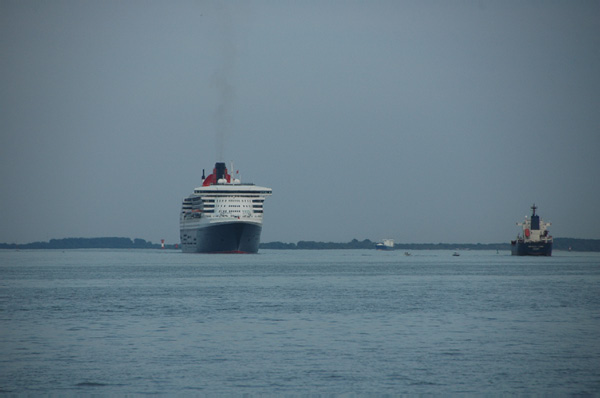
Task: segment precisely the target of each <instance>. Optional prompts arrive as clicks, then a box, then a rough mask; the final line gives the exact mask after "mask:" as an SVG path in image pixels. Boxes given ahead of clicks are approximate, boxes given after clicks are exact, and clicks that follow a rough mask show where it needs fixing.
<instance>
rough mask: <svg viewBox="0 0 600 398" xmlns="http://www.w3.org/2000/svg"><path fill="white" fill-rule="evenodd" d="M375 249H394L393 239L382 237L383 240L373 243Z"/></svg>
mask: <svg viewBox="0 0 600 398" xmlns="http://www.w3.org/2000/svg"><path fill="white" fill-rule="evenodd" d="M375 249H377V250H394V240H393V239H384V240H383V241H381V242H379V243H377V244H376V245H375Z"/></svg>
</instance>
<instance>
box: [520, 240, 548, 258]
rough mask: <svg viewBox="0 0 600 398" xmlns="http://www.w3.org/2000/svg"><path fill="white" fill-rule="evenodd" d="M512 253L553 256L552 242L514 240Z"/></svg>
mask: <svg viewBox="0 0 600 398" xmlns="http://www.w3.org/2000/svg"><path fill="white" fill-rule="evenodd" d="M510 248H511V254H512V255H513V256H551V255H552V242H523V241H512V242H511V245H510Z"/></svg>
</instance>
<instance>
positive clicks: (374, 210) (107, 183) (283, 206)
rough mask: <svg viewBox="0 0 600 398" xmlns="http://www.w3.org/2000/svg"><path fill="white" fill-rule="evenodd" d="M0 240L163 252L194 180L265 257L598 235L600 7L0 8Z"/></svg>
mask: <svg viewBox="0 0 600 398" xmlns="http://www.w3.org/2000/svg"><path fill="white" fill-rule="evenodd" d="M0 52H1V54H2V57H1V59H0V84H1V90H0V128H1V131H0V183H1V190H0V242H17V243H26V242H31V241H39V240H42V241H44V240H49V239H51V238H64V237H80V236H81V237H98V236H126V237H131V238H136V237H137V238H143V239H146V240H151V241H153V242H158V241H159V240H160V239H161V238H164V239H166V241H167V242H171V243H175V242H178V241H179V211H180V206H181V200H182V198H183V197H184V196H186V195H188V194H189V193H191V192H192V190H193V188H194V187H196V186H199V185H200V182H201V181H200V177H201V174H202V169H203V168H204V169H207V170H211V169H212V167H213V165H214V163H215V161H218V160H223V161H226V162H227V163H228V164H229V162H230V161H234V162H235V168H236V169H239V170H240V173H241V175H242V179H243V180H246V181H247V182H254V183H256V184H258V185H264V186H267V187H271V188H273V196H272V197H271V198H269V199H268V201H267V202H266V204H265V224H264V227H263V236H262V241H263V242H268V241H275V240H280V241H284V242H296V241H298V240H323V241H338V242H345V241H349V240H351V239H353V238H356V239H359V240H362V239H365V238H368V239H371V240H379V239H382V238H393V239H395V240H396V241H397V242H407V243H408V242H434V243H435V242H452V243H454V242H472V243H476V242H481V243H490V242H507V241H509V240H510V239H511V238H514V236H515V235H516V234H517V232H518V229H517V227H516V226H515V223H516V222H517V221H521V220H522V219H523V217H524V216H525V215H526V214H529V213H530V209H529V207H530V206H531V204H532V203H534V202H535V203H536V204H537V205H538V206H539V214H541V216H542V217H543V218H544V219H545V220H547V221H551V222H552V224H553V225H552V228H551V232H552V234H553V235H554V236H560V237H575V238H594V239H599V238H600V228H599V227H598V225H600V206H598V204H599V203H600V182H598V175H599V174H600V156H599V155H600V72H599V71H600V2H599V1H570V0H569V1H529V2H528V1H486V0H478V1H458V0H457V1H395V0H394V1H364V2H342V1H339V2H338V1H298V2H288V1H285V2H278V1H250V2H247V1H243V2H242V1H241V2H226V3H219V2H202V1H146V0H144V1H141V0H139V1H136V0H132V1H116V0H115V1H77V0H72V1H70V0H66V1H61V0H58V1H30V0H14V1H13V0H2V1H0Z"/></svg>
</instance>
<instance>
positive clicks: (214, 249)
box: [179, 162, 272, 253]
mask: <svg viewBox="0 0 600 398" xmlns="http://www.w3.org/2000/svg"><path fill="white" fill-rule="evenodd" d="M231 169H232V170H233V165H232V167H231ZM236 174H237V173H236ZM271 194H272V190H271V188H265V187H261V186H257V185H254V184H243V183H242V182H241V179H239V178H235V177H234V176H232V175H231V174H230V173H229V171H228V170H227V168H226V167H225V163H222V162H217V163H216V164H215V167H214V169H213V172H212V174H210V175H208V176H207V177H205V176H204V170H202V186H200V187H198V188H195V189H194V193H192V194H191V195H189V196H188V197H187V198H185V199H183V203H182V206H181V214H180V218H179V231H180V239H181V250H182V251H183V252H184V253H257V252H258V246H259V244H260V235H261V232H262V224H263V204H264V201H265V198H266V197H267V196H270V195H271Z"/></svg>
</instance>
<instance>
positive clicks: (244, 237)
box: [181, 221, 262, 253]
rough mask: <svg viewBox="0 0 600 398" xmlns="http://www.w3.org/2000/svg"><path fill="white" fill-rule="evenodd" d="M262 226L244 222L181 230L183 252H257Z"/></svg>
mask: <svg viewBox="0 0 600 398" xmlns="http://www.w3.org/2000/svg"><path fill="white" fill-rule="evenodd" d="M261 232H262V226H261V225H258V224H252V223H245V222H239V221H236V222H231V223H219V224H213V225H207V226H204V227H200V228H197V229H195V230H194V229H191V230H183V231H182V235H184V236H186V239H182V242H181V249H182V251H183V252H184V253H257V252H258V246H259V244H260V234H261Z"/></svg>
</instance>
